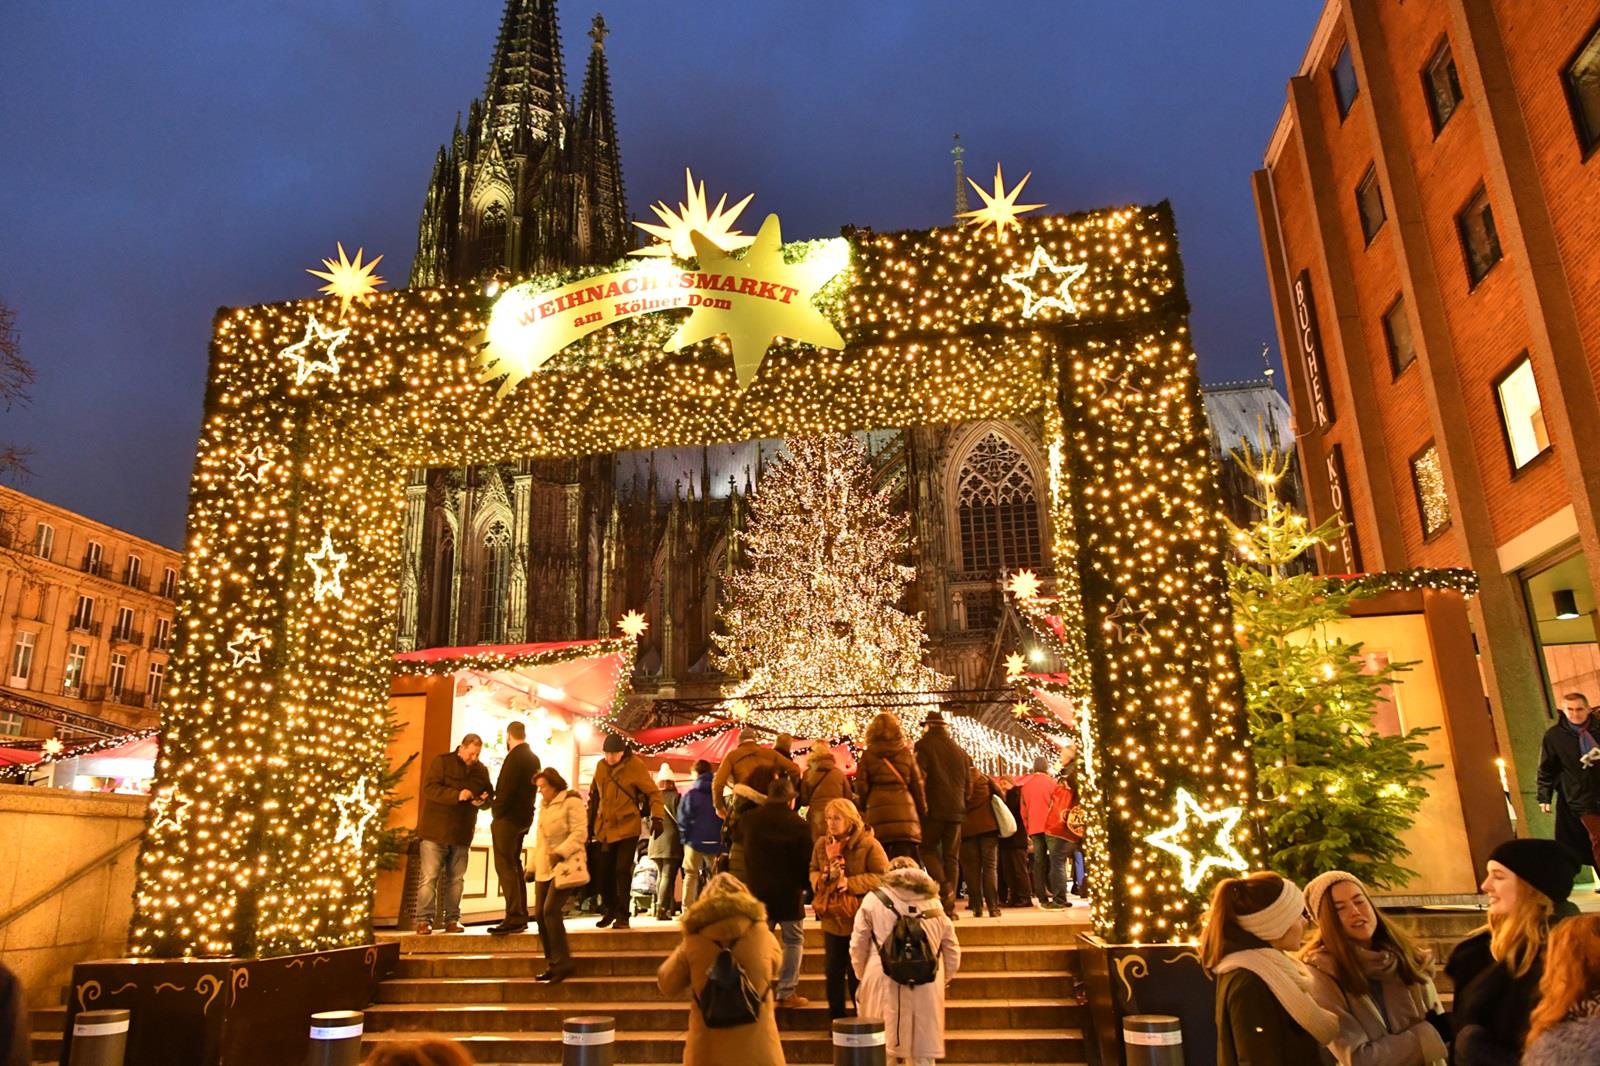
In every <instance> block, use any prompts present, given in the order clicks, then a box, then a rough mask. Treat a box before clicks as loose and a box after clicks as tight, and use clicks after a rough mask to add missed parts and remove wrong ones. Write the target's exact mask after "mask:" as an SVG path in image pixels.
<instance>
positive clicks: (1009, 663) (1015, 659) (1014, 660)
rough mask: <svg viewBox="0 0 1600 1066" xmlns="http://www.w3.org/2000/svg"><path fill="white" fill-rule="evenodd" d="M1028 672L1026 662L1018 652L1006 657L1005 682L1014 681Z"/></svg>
mask: <svg viewBox="0 0 1600 1066" xmlns="http://www.w3.org/2000/svg"><path fill="white" fill-rule="evenodd" d="M1027 672H1028V660H1026V659H1024V658H1023V657H1022V653H1021V652H1020V651H1014V652H1012V653H1011V654H1010V655H1007V656H1006V680H1007V681H1015V680H1016V679H1017V678H1019V677H1021V676H1022V675H1023V674H1025V673H1027Z"/></svg>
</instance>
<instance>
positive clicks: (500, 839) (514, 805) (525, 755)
mask: <svg viewBox="0 0 1600 1066" xmlns="http://www.w3.org/2000/svg"><path fill="white" fill-rule="evenodd" d="M506 743H507V744H509V745H510V746H511V749H510V750H509V751H507V752H506V760H505V762H503V763H501V764H500V778H499V780H498V781H496V782H495V786H494V804H493V806H492V807H490V811H491V812H492V813H493V815H494V818H493V820H492V821H490V823H489V836H490V839H491V840H492V841H493V843H494V873H495V876H496V877H498V878H499V879H500V894H501V895H502V896H504V897H505V900H506V916H505V919H504V920H503V921H502V922H501V923H500V924H499V925H492V926H490V927H489V932H490V933H492V934H494V935H495V936H505V935H506V934H508V933H522V932H526V931H527V929H528V887H527V885H526V883H524V880H523V870H522V842H523V840H524V839H525V838H526V837H527V835H528V828H529V827H530V826H532V825H533V801H534V796H535V795H536V794H537V793H536V792H535V790H534V786H533V775H534V774H536V773H538V772H539V756H537V755H535V754H534V753H533V749H532V748H530V747H528V730H527V727H526V726H524V725H523V724H522V723H521V722H512V723H511V724H509V725H507V726H506Z"/></svg>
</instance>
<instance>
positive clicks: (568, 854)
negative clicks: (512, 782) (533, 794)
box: [533, 788, 589, 881]
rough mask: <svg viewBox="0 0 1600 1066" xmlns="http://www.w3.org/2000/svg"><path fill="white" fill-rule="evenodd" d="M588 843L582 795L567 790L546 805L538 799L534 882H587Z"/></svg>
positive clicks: (535, 827)
mask: <svg viewBox="0 0 1600 1066" xmlns="http://www.w3.org/2000/svg"><path fill="white" fill-rule="evenodd" d="M588 842H589V812H588V808H586V807H585V806H584V805H583V797H582V796H580V795H578V793H577V792H576V791H575V790H573V789H570V788H569V789H567V791H565V792H563V793H561V794H560V795H558V796H556V798H555V799H554V800H552V801H550V802H548V803H547V802H545V801H544V800H540V801H539V816H538V818H536V819H535V820H534V823H533V879H534V880H535V881H552V880H555V879H556V878H557V877H560V878H561V879H562V880H563V881H566V880H569V879H570V880H573V881H576V880H577V879H578V878H579V877H580V876H582V877H583V878H585V879H587V878H588V874H589V866H588V861H589V860H588V852H587V850H586V849H585V847H584V845H586V844H587V843H588Z"/></svg>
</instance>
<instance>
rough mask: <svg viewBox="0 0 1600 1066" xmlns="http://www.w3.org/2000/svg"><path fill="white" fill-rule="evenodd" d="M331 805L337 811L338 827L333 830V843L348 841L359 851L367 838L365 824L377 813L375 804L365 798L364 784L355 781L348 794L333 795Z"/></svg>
mask: <svg viewBox="0 0 1600 1066" xmlns="http://www.w3.org/2000/svg"><path fill="white" fill-rule="evenodd" d="M333 805H334V806H335V807H337V808H338V809H339V827H338V828H337V829H335V830H334V833H333V842H334V843H335V844H341V843H344V842H346V841H348V842H349V843H350V846H351V847H352V848H354V849H355V850H356V851H360V850H361V845H362V842H363V841H365V840H366V837H367V823H368V822H370V821H372V818H373V816H374V815H376V814H377V813H378V808H377V804H375V803H373V802H372V801H371V800H369V799H368V798H367V788H366V785H365V783H363V782H360V781H357V782H356V783H355V784H353V785H351V786H350V791H349V792H345V793H342V794H335V795H334V797H333Z"/></svg>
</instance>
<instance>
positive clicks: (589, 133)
mask: <svg viewBox="0 0 1600 1066" xmlns="http://www.w3.org/2000/svg"><path fill="white" fill-rule="evenodd" d="M610 32H611V31H610V30H608V29H607V28H606V20H605V17H604V16H602V15H599V14H596V15H595V17H594V22H593V24H592V25H591V26H590V27H589V39H590V40H591V41H593V42H594V43H593V45H591V46H590V48H589V66H588V69H587V70H585V71H584V75H583V95H582V96H581V97H580V98H579V102H578V126H577V131H576V142H577V143H576V145H575V147H576V148H577V152H578V158H579V160H580V165H579V169H580V172H581V173H582V174H583V175H584V177H585V180H586V181H587V183H588V186H589V232H590V245H589V248H588V255H587V256H586V258H587V259H588V261H590V262H594V263H605V262H609V261H611V260H613V259H617V258H619V257H621V256H622V255H623V254H624V253H625V252H627V250H628V249H629V248H630V247H631V246H632V244H633V241H632V236H631V235H632V232H633V227H632V226H630V225H628V200H627V196H626V194H625V193H624V192H623V188H622V153H621V150H620V149H619V148H618V145H617V116H616V110H615V108H614V107H613V106H612V103H611V72H610V69H609V68H608V67H607V65H606V37H607V36H609V35H610Z"/></svg>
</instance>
